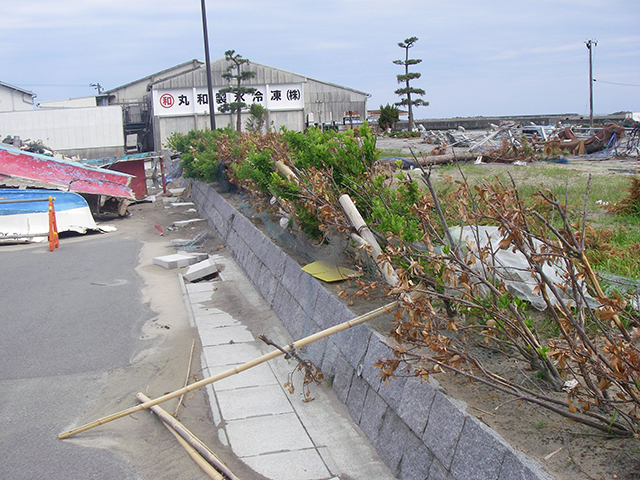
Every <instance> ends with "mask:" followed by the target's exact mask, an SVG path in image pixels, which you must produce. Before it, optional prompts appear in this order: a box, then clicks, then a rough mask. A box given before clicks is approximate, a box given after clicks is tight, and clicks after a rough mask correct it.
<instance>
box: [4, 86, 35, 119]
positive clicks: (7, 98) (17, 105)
mask: <svg viewBox="0 0 640 480" xmlns="http://www.w3.org/2000/svg"><path fill="white" fill-rule="evenodd" d="M35 97H36V94H35V93H33V92H30V91H29V90H25V89H23V88H20V87H14V86H13V85H9V84H8V83H4V82H0V112H20V111H23V110H33V99H34V98H35Z"/></svg>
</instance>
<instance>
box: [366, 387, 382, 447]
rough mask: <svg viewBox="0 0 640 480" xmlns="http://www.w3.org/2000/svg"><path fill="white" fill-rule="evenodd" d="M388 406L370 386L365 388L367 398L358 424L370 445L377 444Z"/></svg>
mask: <svg viewBox="0 0 640 480" xmlns="http://www.w3.org/2000/svg"><path fill="white" fill-rule="evenodd" d="M388 408H389V407H388V406H387V404H386V403H385V401H384V400H382V398H380V395H378V394H377V393H376V392H375V391H374V390H373V389H372V388H370V389H369V390H367V398H366V399H365V401H364V408H363V409H362V416H361V417H360V424H359V425H360V428H362V431H363V432H364V434H365V435H366V436H367V438H368V439H369V441H370V442H371V444H372V445H378V437H379V436H380V428H381V427H382V421H383V420H384V416H385V412H386V411H387V409H388Z"/></svg>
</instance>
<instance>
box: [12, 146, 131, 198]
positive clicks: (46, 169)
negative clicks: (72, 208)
mask: <svg viewBox="0 0 640 480" xmlns="http://www.w3.org/2000/svg"><path fill="white" fill-rule="evenodd" d="M2 177H11V178H13V179H16V180H21V181H24V182H25V183H29V184H33V185H34V186H38V187H46V188H53V189H56V190H64V191H71V192H77V193H89V194H96V195H106V196H109V197H116V198H128V199H132V200H135V196H134V194H133V191H132V190H131V188H130V187H129V185H130V183H131V179H132V178H133V177H132V176H131V175H127V174H125V173H120V172H115V171H113V170H107V169H103V168H90V167H85V166H84V165H82V164H80V163H76V162H71V161H66V160H59V159H57V158H52V157H47V156H45V155H39V154H37V153H31V152H25V151H22V150H17V149H15V148H12V147H7V146H5V145H2V144H0V178H2Z"/></svg>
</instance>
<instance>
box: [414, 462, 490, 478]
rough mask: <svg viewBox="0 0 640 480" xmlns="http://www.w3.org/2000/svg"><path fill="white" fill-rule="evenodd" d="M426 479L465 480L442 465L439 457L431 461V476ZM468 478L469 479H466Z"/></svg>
mask: <svg viewBox="0 0 640 480" xmlns="http://www.w3.org/2000/svg"><path fill="white" fill-rule="evenodd" d="M426 480H463V479H461V478H460V479H456V478H455V477H454V476H453V475H452V474H451V472H449V471H448V470H447V469H446V468H445V467H444V465H442V463H440V461H439V460H438V459H437V458H434V459H433V462H431V467H430V468H429V476H428V477H427V479H426ZM464 480H467V479H464ZM482 480H488V479H482Z"/></svg>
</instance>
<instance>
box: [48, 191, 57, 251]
mask: <svg viewBox="0 0 640 480" xmlns="http://www.w3.org/2000/svg"><path fill="white" fill-rule="evenodd" d="M54 200H55V198H53V197H49V251H50V252H53V250H54V249H56V248H58V247H59V246H60V240H59V239H58V225H57V224H56V212H55V210H54V209H53V201H54Z"/></svg>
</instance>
